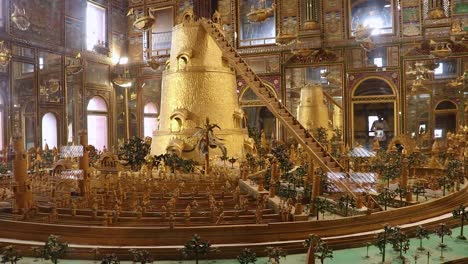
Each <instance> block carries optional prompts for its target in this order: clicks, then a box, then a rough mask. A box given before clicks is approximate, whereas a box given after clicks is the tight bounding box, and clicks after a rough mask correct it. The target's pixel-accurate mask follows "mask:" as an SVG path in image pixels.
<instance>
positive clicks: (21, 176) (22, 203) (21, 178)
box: [13, 136, 33, 211]
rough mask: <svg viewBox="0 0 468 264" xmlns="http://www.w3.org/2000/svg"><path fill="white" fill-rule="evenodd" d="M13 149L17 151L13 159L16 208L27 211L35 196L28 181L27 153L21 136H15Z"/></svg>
mask: <svg viewBox="0 0 468 264" xmlns="http://www.w3.org/2000/svg"><path fill="white" fill-rule="evenodd" d="M13 150H14V152H15V153H14V154H15V157H14V159H13V175H14V176H15V182H16V185H15V187H14V194H15V202H16V208H15V209H19V210H22V211H23V210H26V211H27V210H28V209H29V208H31V207H32V203H33V196H32V191H31V185H30V184H29V183H28V168H27V161H26V153H25V151H24V143H23V138H22V137H21V136H17V137H14V139H13Z"/></svg>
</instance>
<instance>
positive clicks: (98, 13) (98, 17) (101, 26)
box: [86, 2, 107, 50]
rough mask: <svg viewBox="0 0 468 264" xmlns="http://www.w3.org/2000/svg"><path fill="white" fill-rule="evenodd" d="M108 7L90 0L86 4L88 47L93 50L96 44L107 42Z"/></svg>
mask: <svg viewBox="0 0 468 264" xmlns="http://www.w3.org/2000/svg"><path fill="white" fill-rule="evenodd" d="M106 40H107V37H106V9H105V8H103V7H100V6H98V5H95V4H93V3H91V2H88V4H87V6H86V48H87V49H88V50H93V48H94V46H95V45H98V44H100V43H105V42H106Z"/></svg>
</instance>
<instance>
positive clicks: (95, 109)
mask: <svg viewBox="0 0 468 264" xmlns="http://www.w3.org/2000/svg"><path fill="white" fill-rule="evenodd" d="M87 116H88V144H89V145H93V146H94V147H95V148H96V149H98V150H103V149H104V148H107V145H108V141H107V105H106V102H105V101H104V99H102V98H101V97H98V96H95V97H93V98H91V100H89V103H88V107H87Z"/></svg>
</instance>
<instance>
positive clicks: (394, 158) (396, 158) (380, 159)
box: [371, 150, 402, 188]
mask: <svg viewBox="0 0 468 264" xmlns="http://www.w3.org/2000/svg"><path fill="white" fill-rule="evenodd" d="M401 167H402V166H401V156H400V155H399V154H398V153H393V152H386V151H385V150H381V151H379V152H378V153H377V155H376V162H374V163H372V164H371V171H374V172H377V173H378V174H380V176H381V178H382V179H384V180H385V181H386V182H387V188H390V181H391V180H393V179H395V178H397V177H398V176H399V175H401V170H402V168H401Z"/></svg>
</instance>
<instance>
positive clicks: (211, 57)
mask: <svg viewBox="0 0 468 264" xmlns="http://www.w3.org/2000/svg"><path fill="white" fill-rule="evenodd" d="M207 117H208V118H209V119H210V122H211V123H215V124H218V125H219V126H220V127H221V130H217V131H215V134H216V135H217V136H218V137H220V138H222V139H224V144H225V146H226V148H227V151H228V154H227V155H228V156H235V157H241V156H243V153H244V152H243V145H244V140H245V139H246V138H247V130H246V129H245V128H243V119H244V116H243V112H242V110H240V108H239V103H238V98H237V93H236V75H235V72H234V70H233V69H232V68H231V67H229V64H228V63H227V61H226V60H225V59H224V58H223V53H222V51H221V49H219V47H218V46H217V45H216V43H215V40H213V39H212V37H211V36H210V35H209V34H208V33H207V32H206V31H205V30H204V29H203V27H202V26H201V25H200V24H199V23H198V22H195V21H194V20H193V17H188V18H187V19H184V21H183V22H182V23H181V24H179V25H177V26H175V27H174V28H173V32H172V47H171V54H170V58H169V60H168V62H167V63H166V68H165V71H164V72H163V77H162V92H161V111H160V116H159V127H158V130H157V131H155V132H154V133H153V141H152V145H151V154H153V155H159V154H163V153H166V152H167V151H173V152H176V153H178V154H179V155H182V156H183V157H185V158H193V159H199V158H200V156H199V155H198V152H197V151H196V150H194V151H191V152H189V150H190V149H193V148H194V146H195V144H196V142H194V139H193V138H191V136H192V135H193V134H194V133H195V132H196V131H197V128H196V127H202V126H203V123H204V122H205V120H206V118H207ZM211 151H213V152H214V153H213V154H214V155H220V152H218V150H211Z"/></svg>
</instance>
